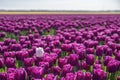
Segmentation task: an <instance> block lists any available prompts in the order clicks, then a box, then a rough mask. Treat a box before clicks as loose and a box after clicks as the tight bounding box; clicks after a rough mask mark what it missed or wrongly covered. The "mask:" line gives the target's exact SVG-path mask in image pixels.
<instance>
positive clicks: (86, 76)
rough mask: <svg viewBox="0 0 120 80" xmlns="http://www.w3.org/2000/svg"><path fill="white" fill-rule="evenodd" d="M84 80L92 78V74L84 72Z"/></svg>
mask: <svg viewBox="0 0 120 80" xmlns="http://www.w3.org/2000/svg"><path fill="white" fill-rule="evenodd" d="M84 80H92V74H91V73H90V72H86V73H85V77H84Z"/></svg>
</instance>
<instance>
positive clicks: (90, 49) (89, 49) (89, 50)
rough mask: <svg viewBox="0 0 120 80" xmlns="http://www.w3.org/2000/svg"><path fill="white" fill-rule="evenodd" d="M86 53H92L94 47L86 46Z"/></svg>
mask: <svg viewBox="0 0 120 80" xmlns="http://www.w3.org/2000/svg"><path fill="white" fill-rule="evenodd" d="M86 53H87V54H94V48H87V49H86Z"/></svg>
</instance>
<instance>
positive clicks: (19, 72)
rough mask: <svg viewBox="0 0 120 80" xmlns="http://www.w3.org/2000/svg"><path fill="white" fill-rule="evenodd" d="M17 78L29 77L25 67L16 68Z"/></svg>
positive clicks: (22, 79)
mask: <svg viewBox="0 0 120 80" xmlns="http://www.w3.org/2000/svg"><path fill="white" fill-rule="evenodd" d="M15 78H16V80H26V79H27V73H26V71H25V69H24V68H19V69H17V70H16V74H15Z"/></svg>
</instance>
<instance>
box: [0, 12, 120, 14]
mask: <svg viewBox="0 0 120 80" xmlns="http://www.w3.org/2000/svg"><path fill="white" fill-rule="evenodd" d="M0 14H120V12H0Z"/></svg>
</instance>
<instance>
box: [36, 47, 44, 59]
mask: <svg viewBox="0 0 120 80" xmlns="http://www.w3.org/2000/svg"><path fill="white" fill-rule="evenodd" d="M43 55H44V50H43V48H42V47H38V48H36V56H37V57H42V56H43Z"/></svg>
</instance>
